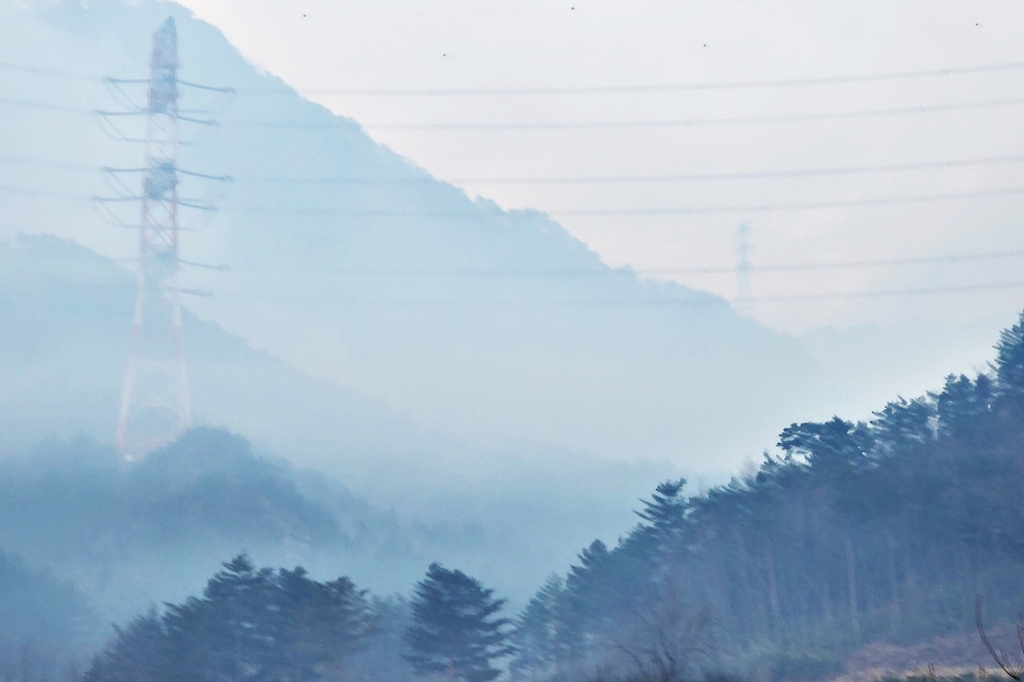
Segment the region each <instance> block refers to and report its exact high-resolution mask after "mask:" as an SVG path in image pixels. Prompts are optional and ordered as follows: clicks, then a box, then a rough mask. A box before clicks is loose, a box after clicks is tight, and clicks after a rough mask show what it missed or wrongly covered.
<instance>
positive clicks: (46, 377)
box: [0, 236, 674, 594]
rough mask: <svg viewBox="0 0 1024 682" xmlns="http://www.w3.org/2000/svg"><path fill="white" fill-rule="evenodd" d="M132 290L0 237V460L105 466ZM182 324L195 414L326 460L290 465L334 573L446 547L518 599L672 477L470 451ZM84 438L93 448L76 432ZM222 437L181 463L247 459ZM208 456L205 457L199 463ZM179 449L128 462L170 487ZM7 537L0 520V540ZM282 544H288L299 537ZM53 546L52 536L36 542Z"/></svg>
mask: <svg viewBox="0 0 1024 682" xmlns="http://www.w3.org/2000/svg"><path fill="white" fill-rule="evenodd" d="M133 286H134V280H133V277H132V276H131V274H130V273H129V272H128V271H127V270H125V269H123V268H121V267H119V266H118V265H117V264H115V263H114V262H112V261H111V260H109V259H107V258H104V257H102V256H99V255H97V254H95V253H94V252H92V251H90V250H88V249H86V248H85V247H82V246H79V245H76V244H73V243H70V242H67V241H63V240H59V239H56V238H54V237H46V236H21V237H19V238H17V239H15V240H13V241H11V242H10V243H8V244H3V243H0V320H2V321H3V323H2V324H0V469H2V468H3V467H4V466H6V465H7V464H6V463H7V462H8V460H9V459H10V458H11V457H13V456H16V455H18V454H19V453H22V454H24V453H30V455H26V456H29V460H31V461H32V462H33V464H32V466H31V467H29V469H31V468H33V467H34V468H37V469H38V470H39V473H46V472H56V473H57V474H59V475H62V476H65V477H66V478H67V477H70V478H69V480H75V476H76V475H77V474H76V471H78V469H79V468H81V467H83V466H84V467H86V468H87V469H88V467H90V466H92V464H90V462H92V463H93V464H95V463H96V462H99V464H97V465H96V466H99V467H100V468H101V469H102V470H103V471H106V472H107V473H110V474H111V475H113V472H116V470H117V468H118V467H117V463H116V461H114V460H116V455H115V454H114V452H113V450H112V447H111V445H110V444H111V443H112V441H113V434H114V427H115V424H116V420H117V408H118V403H119V390H120V382H121V376H122V374H123V371H124V367H125V364H126V361H127V352H128V348H127V346H128V336H129V328H130V324H131V304H132V288H133ZM184 322H185V332H186V341H187V343H186V345H187V348H186V352H187V356H188V360H189V380H190V385H191V389H192V396H193V411H194V414H195V417H196V421H197V423H198V424H200V425H210V426H218V427H227V428H228V429H231V430H233V431H235V432H239V433H242V434H244V435H245V436H246V437H247V438H251V439H252V440H253V442H254V443H255V444H256V452H270V453H273V455H274V456H276V457H280V458H283V459H286V460H290V461H292V462H303V461H309V460H310V458H311V457H310V455H309V452H310V451H311V450H315V449H321V450H323V451H324V454H323V455H322V456H321V457H320V458H319V460H318V461H319V464H320V468H321V469H327V470H329V471H331V472H333V479H335V480H337V481H340V482H341V484H340V485H339V484H337V483H333V482H332V481H331V479H330V478H328V477H325V476H324V475H322V474H320V473H317V472H314V471H303V470H301V469H299V470H294V471H290V472H288V475H287V477H286V478H287V480H288V481H289V482H288V484H287V485H294V486H295V487H296V489H297V490H298V491H299V493H300V494H301V497H302V500H304V502H303V504H307V503H308V504H312V505H314V506H315V507H316V508H317V509H320V510H326V513H328V516H329V517H330V518H331V519H333V521H332V523H335V524H336V526H333V527H330V528H328V527H326V526H321V529H322V530H323V528H327V530H324V532H323V533H321V534H320V535H316V534H314V537H313V539H312V540H310V541H309V542H308V543H307V544H308V545H309V547H308V549H309V553H311V554H310V556H312V557H313V558H316V557H327V558H325V559H324V561H327V560H329V559H331V558H332V557H335V555H336V554H337V553H338V552H341V553H342V554H344V557H345V562H346V563H345V570H346V571H349V572H351V573H353V576H354V577H358V578H360V580H361V582H362V583H363V584H366V585H369V586H371V587H373V588H374V589H377V590H389V589H399V588H401V589H404V588H405V587H407V586H408V584H411V583H412V582H413V581H414V578H415V577H417V576H418V575H419V573H420V572H421V571H422V570H423V568H424V567H425V565H426V563H429V561H431V560H443V561H446V562H448V563H451V564H453V565H459V566H464V567H465V568H466V569H467V570H474V571H476V572H478V573H479V574H481V575H484V576H485V577H489V578H490V579H491V580H492V581H494V582H495V583H497V584H500V585H502V586H503V588H505V589H506V591H507V592H508V593H512V594H525V593H526V591H527V590H529V589H532V587H533V585H534V584H535V583H536V582H537V581H538V580H541V579H542V578H543V576H544V575H545V574H546V573H547V572H548V571H550V570H551V569H553V568H554V567H555V566H557V565H558V563H559V562H560V561H565V560H568V559H569V558H571V557H572V555H573V552H574V549H573V548H575V547H576V546H577V545H578V544H579V543H581V542H583V541H584V540H586V539H588V538H590V537H593V536H594V535H600V536H603V537H608V538H614V537H615V536H616V535H617V534H618V533H621V532H623V531H624V530H626V528H627V527H628V523H626V524H625V525H624V523H623V518H625V517H627V515H628V512H629V507H630V505H631V500H632V499H635V497H636V496H637V495H639V494H641V493H642V492H643V491H645V490H646V489H649V488H650V487H651V486H652V485H654V484H655V483H656V482H657V481H658V480H660V479H662V478H664V477H666V476H668V475H671V474H672V473H674V472H673V471H672V470H671V469H670V468H668V467H665V466H651V465H645V466H635V465H623V464H613V463H609V462H607V461H603V460H601V459H600V458H595V457H593V456H587V457H585V456H581V455H575V454H573V453H570V452H566V451H564V450H558V449H555V448H540V447H537V446H530V445H524V444H514V445H513V446H509V447H508V448H506V449H496V448H482V447H478V446H473V445H470V444H467V443H466V442H464V441H462V440H459V439H457V438H454V437H451V436H448V435H446V434H444V433H441V432H438V431H434V430H429V429H424V428H421V427H419V426H417V425H416V424H414V423H413V422H411V421H410V420H409V419H408V418H406V417H404V416H403V415H401V414H399V413H397V412H396V411H394V410H391V409H389V408H388V407H387V406H385V405H383V404H381V403H379V402H376V401H374V400H372V399H369V398H367V397H366V396H365V395H361V394H360V393H358V392H357V391H353V390H350V389H346V388H344V387H341V386H338V385H335V384H332V383H331V382H328V381H321V380H314V379H310V378H309V377H308V376H306V375H304V374H303V373H302V372H300V371H298V370H297V369H295V368H294V367H292V366H291V365H289V364H288V363H285V362H283V361H282V360H280V359H278V358H275V357H273V356H271V355H269V354H267V353H264V352H258V351H255V350H253V349H252V348H251V347H250V346H248V345H247V344H246V343H245V342H243V341H241V340H240V339H238V338H237V337H234V336H232V335H230V334H228V333H226V332H225V331H224V330H223V329H221V328H220V327H219V326H218V325H216V324H215V323H212V322H202V321H199V320H197V319H196V318H195V316H194V315H192V314H191V313H189V312H187V311H186V313H185V316H184ZM79 434H81V435H83V436H85V437H86V438H87V439H93V441H94V442H95V443H98V445H87V442H88V441H81V439H78V440H75V439H76V436H77V435H79ZM43 438H49V439H51V440H52V439H54V438H57V439H61V440H65V441H66V440H67V439H72V440H73V443H72V444H71V445H62V446H60V447H57V448H56V450H55V453H56V454H53V455H51V456H50V458H49V459H46V458H43V459H39V454H40V452H44V451H45V450H46V448H47V447H50V446H45V447H43V446H40V447H36V444H37V443H38V441H39V440H40V439H43ZM217 442H218V443H219V445H218V446H217V447H212V446H211V447H208V448H206V450H202V451H196V452H194V453H192V455H190V456H191V458H192V459H191V460H189V461H192V464H190V465H188V466H190V467H193V468H195V467H199V468H202V466H206V467H215V466H219V465H218V464H217V462H221V461H222V460H225V458H226V461H231V462H235V463H236V464H237V462H238V461H247V458H252V457H253V456H254V455H252V453H249V454H244V453H243V454H238V453H239V448H238V446H237V442H236V441H233V440H231V439H226V440H221V441H217ZM83 443H86V444H83ZM325 444H326V445H325ZM247 448H248V446H245V448H243V450H245V452H248V450H247ZM179 454H181V453H179ZM184 454H185V455H188V454H189V453H187V452H186V453H184ZM203 458H205V459H206V460H208V461H206V462H205V464H204V463H202V462H197V461H195V460H196V459H203ZM239 458H241V459H239ZM78 460H82V461H81V462H79V461H78ZM185 460H188V457H186V458H185ZM185 460H181V461H178V460H176V461H175V462H176V463H175V465H174V466H169V465H168V466H164V465H163V464H161V462H165V459H163V458H157V459H156V460H154V461H153V462H150V461H147V462H145V467H143V468H142V469H141V470H142V471H148V472H150V474H149V476H150V478H156V479H160V480H164V481H166V482H167V485H174V481H175V480H178V479H180V478H181V477H182V475H183V474H182V471H183V470H186V469H187V468H186V467H185V466H184V464H183V462H184V461H185ZM94 468H95V467H94ZM260 471H267V468H266V466H264V465H260ZM26 473H32V472H31V471H29V470H26ZM33 475H35V474H33ZM133 480H134V479H133ZM146 480H149V479H146ZM138 482H139V481H138V480H136V481H135V483H138ZM147 485H148V484H147ZM341 485H343V486H344V487H341ZM346 489H347V490H351V491H353V493H355V494H358V495H359V496H361V497H362V498H365V499H361V498H357V497H354V496H353V495H352V494H350V493H347V492H344V491H345V490H346ZM0 497H3V494H2V492H0ZM65 497H66V496H65V495H64V494H63V493H55V494H53V495H48V496H43V497H40V498H38V499H37V500H35V501H32V502H29V503H26V504H27V505H28V506H29V507H30V508H31V509H32V510H34V512H33V513H38V514H41V515H44V516H45V515H47V514H51V513H57V512H56V511H55V510H58V509H60V508H61V507H60V505H61V504H62V503H63V502H62V501H63V500H64V499H65ZM48 505H52V506H48ZM273 506H274V505H271V507H273ZM196 513H198V512H196V511H195V510H193V512H190V514H191V516H188V519H190V520H189V521H188V523H186V522H185V518H184V517H181V515H180V514H179V515H174V514H172V515H171V518H174V519H177V520H178V521H177V522H180V523H182V524H184V525H183V526H182V528H181V529H177V530H178V531H181V532H184V530H185V529H188V530H189V531H190V532H191V530H193V526H192V525H191V524H198V526H197V529H195V532H196V533H197V534H198V535H200V536H203V534H204V533H205V532H206V531H204V530H202V529H203V528H207V529H209V528H210V527H211V526H210V524H214V526H215V525H216V522H215V520H214V521H206V520H203V519H202V518H201V516H200V517H196V516H195V514H196ZM211 513H214V514H215V515H216V512H211ZM90 518H92V519H93V521H96V518H95V517H90ZM275 518H276V517H275ZM108 520H109V522H110V524H111V526H110V528H111V531H110V532H111V533H114V534H115V536H116V532H115V530H114V529H117V528H119V527H120V526H119V524H120V523H122V522H123V520H124V519H122V518H121V516H120V515H118V514H115V515H114V516H113V517H111V518H110V519H108ZM8 521H9V523H7V522H6V521H4V519H2V518H0V527H2V528H0V531H2V530H3V528H7V529H8V532H9V533H17V532H18V529H19V528H23V529H26V530H25V531H24V532H25V533H27V535H25V536H24V537H22V542H21V544H19V545H18V547H16V548H15V547H12V549H19V551H22V552H23V553H25V554H26V555H27V556H28V557H29V558H30V559H33V560H36V559H38V560H39V561H41V562H43V563H46V564H51V565H54V566H58V565H61V561H62V559H61V558H60V557H54V556H51V555H46V556H42V555H40V556H37V555H35V554H33V551H34V550H33V547H34V545H33V539H34V538H35V535H34V532H35V531H33V530H32V528H33V526H32V525H31V524H28V525H22V524H20V523H19V522H16V521H14V520H10V519H8ZM69 528H70V527H69ZM175 530H176V527H174V526H172V527H169V528H167V529H165V530H162V531H160V533H159V534H158V535H159V537H160V538H161V542H162V543H163V544H164V545H166V547H164V548H163V549H161V550H160V551H172V550H173V549H174V548H179V549H178V550H177V551H183V550H180V547H182V546H184V545H187V544H188V543H187V542H186V540H187V538H185V537H183V536H182V535H181V534H180V532H178V534H175V532H172V531H175ZM243 530H244V529H242V528H233V529H232V530H231V533H228V534H227V535H224V536H223V537H227V538H229V539H232V541H231V542H226V541H225V542H222V543H221V544H216V543H215V545H214V548H215V549H216V551H213V550H211V551H210V553H209V554H208V555H204V557H203V560H204V561H205V562H206V563H205V564H202V565H201V566H200V567H199V568H197V569H196V570H195V571H193V572H191V573H188V574H187V575H188V576H192V577H195V576H201V575H205V573H203V571H209V570H213V568H215V567H216V565H217V562H218V561H220V560H222V559H223V558H224V556H222V554H223V552H224V551H227V552H235V551H237V550H239V549H242V547H241V546H239V544H240V543H241V544H242V545H244V544H245V543H246V542H247V541H246V540H245V538H246V537H247V536H245V535H244V534H243V533H242V531H243ZM328 531H329V532H328ZM69 532H70V531H69ZM339 533H340V535H339ZM69 537H70V538H71V539H73V538H75V537H78V536H77V534H76V533H75V532H71V536H69ZM288 537H292V536H288ZM295 537H303V536H302V534H300V535H299V536H295ZM66 539H67V538H66ZM4 542H5V540H4V537H3V533H2V532H0V549H2V548H4V547H5V544H4ZM260 542H261V544H265V543H264V542H263V541H262V540H261V541H260ZM283 542H284V540H283V539H282V538H280V537H279V538H277V539H275V540H274V541H273V542H272V543H270V544H271V545H272V546H274V547H277V548H278V550H280V546H281V545H282V543H283ZM288 542H289V543H291V544H292V545H294V544H295V539H294V538H293V539H291V540H289V541H288ZM64 545H65V541H64V540H54V542H52V543H47V544H45V545H44V546H41V547H40V551H42V550H46V551H49V549H48V548H52V547H61V546H64ZM249 548H250V549H253V548H254V546H252V545H250V546H249ZM278 550H275V551H278ZM350 550H351V551H350ZM299 554H300V555H302V556H305V555H304V554H303V553H301V552H300V553H299ZM563 555H564V556H563ZM288 556H291V555H288ZM280 560H281V561H286V560H290V559H287V557H282V558H281V559H280ZM309 560H310V558H309V557H308V556H307V557H306V558H305V559H304V561H307V563H308V561H309ZM425 562H426V563H425ZM335 568H337V567H336V566H335V567H334V568H332V569H331V570H335ZM92 572H93V570H92V569H90V570H89V571H86V573H87V574H91V573H92ZM69 575H74V574H73V573H69ZM161 575H162V574H161ZM187 587H188V589H192V588H194V587H195V585H194V584H191V583H189V584H188V585H187Z"/></svg>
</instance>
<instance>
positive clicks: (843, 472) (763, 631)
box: [0, 314, 1024, 682]
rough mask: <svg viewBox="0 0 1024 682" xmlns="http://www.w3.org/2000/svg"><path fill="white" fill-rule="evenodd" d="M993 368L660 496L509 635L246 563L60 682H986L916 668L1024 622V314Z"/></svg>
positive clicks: (427, 603)
mask: <svg viewBox="0 0 1024 682" xmlns="http://www.w3.org/2000/svg"><path fill="white" fill-rule="evenodd" d="M996 349H997V357H996V361H995V363H994V364H993V366H992V367H991V370H990V371H989V372H985V373H981V374H978V375H977V376H974V377H968V376H962V375H961V376H949V377H947V379H946V381H945V385H944V386H943V387H942V389H941V390H939V391H937V392H935V393H930V394H928V395H925V396H921V397H919V398H915V399H912V400H905V399H902V398H900V399H898V400H896V401H894V402H892V403H889V404H888V405H886V406H885V407H884V408H883V409H881V410H879V411H878V412H877V413H875V415H874V418H873V419H872V420H871V421H869V422H858V423H855V422H850V421H846V420H843V419H840V418H838V417H837V418H834V419H831V420H829V421H826V422H823V423H802V424H793V425H791V426H789V427H788V428H786V429H785V430H783V432H782V434H781V435H780V438H779V442H778V450H777V452H776V453H774V454H768V453H766V454H765V456H764V460H763V462H762V463H761V465H760V467H759V468H758V469H757V470H756V472H753V473H751V474H749V475H746V476H744V477H741V478H740V477H738V478H735V479H733V480H732V481H730V482H729V483H728V484H726V485H722V486H718V487H715V488H712V489H710V490H708V491H706V492H704V493H700V494H691V493H690V491H689V488H688V486H687V484H686V482H685V481H683V480H677V481H667V482H665V483H663V484H661V485H659V486H658V487H657V489H656V490H655V492H654V493H653V495H652V496H651V498H650V499H648V500H646V501H644V502H643V504H642V508H641V509H640V510H639V511H638V515H639V522H638V523H637V525H636V526H635V527H634V528H633V530H632V531H631V532H629V533H628V534H627V535H626V536H625V537H624V538H622V539H620V540H619V541H618V543H616V544H615V545H614V546H612V547H609V546H607V545H606V544H604V543H603V542H601V541H594V542H593V543H592V544H591V545H589V546H588V547H586V548H585V549H583V551H582V552H581V553H580V555H579V560H578V562H577V563H576V565H574V566H572V567H571V568H570V569H569V571H568V573H566V574H565V575H564V576H561V575H554V576H552V577H551V578H550V579H549V580H548V581H547V582H546V583H545V584H544V585H543V586H542V587H541V588H540V590H539V591H538V592H537V594H536V595H535V596H534V597H533V598H532V599H531V600H530V602H529V604H528V605H527V606H526V607H525V609H523V611H522V612H521V613H519V614H518V615H517V616H516V617H514V618H511V617H509V615H508V614H505V613H504V606H505V602H504V600H503V599H501V598H499V597H498V596H496V595H495V594H494V591H493V590H491V589H489V588H487V587H485V586H484V585H482V584H481V583H480V582H479V581H477V580H475V579H474V578H472V577H471V576H468V575H466V574H464V573H462V572H461V571H458V570H455V569H449V568H445V567H443V566H441V565H439V564H433V565H431V566H430V567H429V569H428V570H427V573H426V575H425V576H424V577H423V579H422V580H421V581H420V582H419V583H418V584H417V586H416V587H415V589H414V590H413V591H412V593H411V597H410V598H409V599H408V600H407V599H405V598H402V597H391V598H387V599H384V598H379V597H374V596H372V595H370V594H369V593H368V592H367V591H365V590H362V589H360V588H358V587H357V586H356V585H354V584H353V583H352V581H350V580H349V579H348V578H345V577H341V578H338V579H336V580H333V581H328V582H319V581H317V580H315V579H313V578H312V577H310V576H309V574H307V573H306V571H304V570H303V569H301V568H296V569H292V570H285V569H280V570H273V569H270V568H259V567H257V566H256V565H254V564H253V563H252V562H251V560H249V558H248V557H247V556H245V555H240V556H238V557H236V558H235V559H233V560H232V561H229V562H228V563H226V564H224V566H223V568H222V570H221V571H219V572H218V573H217V574H216V575H214V576H213V577H212V578H211V579H210V580H209V582H208V584H207V587H206V589H205V591H204V592H203V594H202V595H201V596H199V597H193V598H190V599H187V600H185V601H184V602H181V603H178V604H167V605H164V606H163V607H162V608H159V609H154V610H152V611H150V612H149V613H147V614H145V615H143V616H141V617H139V618H138V619H136V620H134V621H133V622H131V623H129V624H128V625H126V626H124V627H123V628H119V629H117V630H116V632H115V636H114V638H113V639H112V640H111V641H110V642H109V643H108V644H107V646H106V647H105V648H104V649H103V650H102V652H101V653H99V654H98V655H96V656H95V657H94V658H93V659H92V661H91V663H90V664H89V665H87V666H85V672H84V673H83V674H82V675H79V673H77V672H75V671H74V670H72V671H71V672H69V673H68V677H69V679H76V680H77V679H79V678H81V677H82V676H83V675H84V682H164V681H167V682H170V681H171V680H195V681H197V682H221V681H231V682H314V681H316V680H320V679H324V680H382V681H383V680H387V681H391V680H395V681H397V680H408V679H412V678H414V677H424V678H439V679H441V678H443V679H448V680H461V681H463V682H489V681H490V680H493V679H495V678H497V677H499V676H501V675H506V674H507V675H508V676H509V677H510V678H512V679H518V680H531V681H534V680H536V681H546V680H551V681H554V682H572V681H574V680H588V679H602V680H614V679H618V680H634V681H636V682H678V681H683V680H700V679H713V678H717V679H724V678H726V677H730V676H736V677H743V678H752V679H764V680H817V679H827V678H835V677H837V676H838V675H840V674H841V673H843V671H844V666H846V667H847V670H846V672H847V673H848V675H852V676H848V678H847V679H850V680H851V682H853V681H856V682H867V680H870V679H878V678H879V676H880V675H882V673H884V672H885V669H890V670H893V669H896V668H898V669H899V670H902V671H903V673H901V675H900V676H898V679H901V680H902V679H905V680H906V682H918V677H920V678H921V679H920V682H930V681H931V680H944V679H946V678H948V679H949V680H956V682H969V680H974V681H975V682H980V680H982V679H988V678H989V677H990V673H988V672H985V671H984V670H979V669H977V668H976V666H977V665H983V664H987V665H989V666H991V665H992V660H991V658H986V657H987V656H988V654H987V653H986V652H985V651H984V650H983V649H979V644H978V640H977V637H976V636H974V637H973V639H971V640H970V641H971V644H970V645H963V646H961V645H959V644H958V645H957V646H960V648H961V649H962V651H960V653H958V654H957V655H956V656H954V657H952V658H956V660H955V661H952V660H951V661H942V660H936V661H934V662H936V663H940V664H941V663H944V662H945V663H950V664H951V665H952V664H955V665H957V666H959V667H956V668H955V669H954V668H947V669H940V672H939V673H936V672H935V670H932V669H927V668H922V665H925V664H926V663H929V662H932V660H931V659H932V658H942V657H943V656H944V655H945V654H944V653H943V652H942V650H940V649H935V650H922V651H923V653H922V651H919V652H917V653H916V654H915V653H913V651H914V649H913V646H914V645H916V644H919V643H922V642H937V641H944V642H957V641H960V640H957V638H958V637H959V638H961V639H962V638H964V637H966V636H967V634H966V633H969V632H970V631H971V630H972V628H973V627H974V617H975V614H974V603H975V596H976V595H977V594H982V595H984V596H985V597H986V599H987V609H986V610H987V613H986V619H987V620H988V622H990V623H994V624H995V627H994V630H993V632H997V633H998V631H999V629H1000V625H999V623H1005V622H1008V621H1010V620H1013V619H1015V618H1016V617H1017V616H1018V609H1019V607H1020V605H1021V604H1022V603H1024V570H1022V567H1021V566H1022V561H1024V502H1022V498H1021V495H1020V491H1021V490H1024V314H1022V315H1021V318H1020V321H1019V322H1018V324H1016V325H1015V326H1013V327H1012V328H1010V329H1008V330H1006V331H1005V332H1004V333H1003V334H1002V336H1001V338H1000V340H999V343H998V344H997V347H996ZM0 621H2V614H0ZM937 638H939V639H937ZM941 638H945V639H941ZM871 643H876V644H875V645H872V646H875V647H876V648H874V649H872V648H871V646H866V645H869V644H871ZM878 643H885V646H887V647H889V649H888V650H887V652H888V653H886V652H885V651H883V650H882V649H880V648H877V647H878V646H880V644H878ZM949 646H950V647H953V648H956V647H954V646H953V645H949ZM947 648H948V647H947ZM858 651H859V652H860V653H858V654H857V656H854V658H852V659H851V656H852V655H853V654H854V653H855V652H858ZM894 651H895V652H896V658H897V659H898V658H899V657H902V658H904V659H905V663H906V665H902V664H900V662H899V661H898V660H897V661H896V663H893V660H894V657H893V653H892V652H894ZM979 651H980V653H979ZM858 656H859V657H860V659H864V658H865V657H866V658H867V659H868V660H867V661H866V662H865V661H864V660H861V661H860V663H856V662H855V661H856V660H857V657H858ZM914 656H918V657H921V656H924V657H925V659H924V660H911V659H912V658H913V657H914ZM9 657H10V656H8V658H9ZM872 663H878V664H879V665H884V666H886V668H882V670H881V672H879V671H878V670H875V671H874V672H871V670H872V668H871V664H872ZM847 664H848V665H847ZM858 666H859V669H860V672H857V671H854V670H853V668H855V667H858ZM915 667H916V668H917V672H909V673H908V672H907V671H913V669H914V668H915ZM865 671H868V672H865ZM854 673H857V674H859V675H860V677H857V674H854ZM0 674H2V675H4V678H5V680H6V679H11V680H14V679H19V680H20V679H21V678H18V677H17V676H11V675H6V674H4V673H3V671H2V670H0ZM871 675H873V676H874V677H871ZM915 675H916V676H917V677H915ZM38 677H39V676H37V679H35V680H31V682H39V680H38ZM51 677H52V676H51ZM889 677H890V678H891V680H892V681H893V682H895V680H896V679H897V676H893V675H889ZM24 682H30V680H29V679H28V678H26V679H25V680H24ZM887 682H888V678H887Z"/></svg>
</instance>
